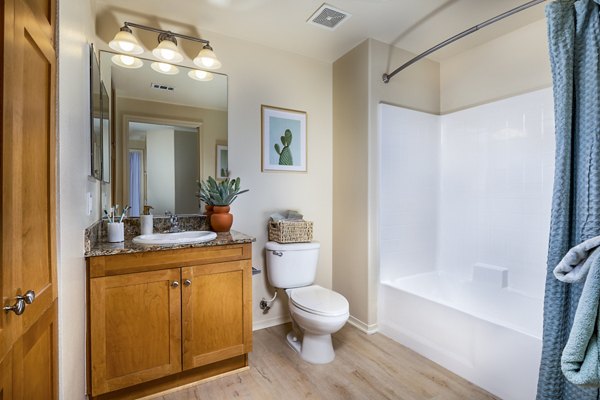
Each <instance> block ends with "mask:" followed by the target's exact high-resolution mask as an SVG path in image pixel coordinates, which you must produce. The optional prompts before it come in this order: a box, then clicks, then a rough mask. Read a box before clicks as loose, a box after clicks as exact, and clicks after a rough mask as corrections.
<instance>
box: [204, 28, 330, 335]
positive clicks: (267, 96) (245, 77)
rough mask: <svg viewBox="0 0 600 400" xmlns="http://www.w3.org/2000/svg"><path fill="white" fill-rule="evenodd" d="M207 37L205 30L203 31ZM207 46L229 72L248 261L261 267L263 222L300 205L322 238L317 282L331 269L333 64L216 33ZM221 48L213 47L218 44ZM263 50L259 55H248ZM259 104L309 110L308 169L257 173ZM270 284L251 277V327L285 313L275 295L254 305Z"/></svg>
mask: <svg viewBox="0 0 600 400" xmlns="http://www.w3.org/2000/svg"><path fill="white" fill-rule="evenodd" d="M206 36H207V37H208V36H209V35H208V34H207V35H206ZM210 40H211V44H212V45H213V47H214V48H215V50H216V51H217V54H218V56H219V57H220V58H221V61H222V62H223V66H224V67H223V70H224V71H223V72H225V73H226V74H228V75H229V166H230V169H231V174H232V176H233V177H236V176H240V177H241V180H242V186H243V187H244V188H248V189H250V192H248V193H245V194H243V195H242V196H240V197H239V198H238V200H237V201H236V202H235V203H234V205H233V207H232V210H233V211H232V212H233V213H234V222H233V229H236V230H239V231H242V232H245V233H247V234H250V235H252V236H255V237H256V242H255V243H254V245H253V265H254V266H255V267H259V268H261V269H263V271H264V269H265V259H264V245H265V242H266V241H267V229H266V224H267V221H268V218H269V215H270V214H272V213H273V212H276V211H281V210H286V209H297V210H299V211H300V212H302V213H303V214H304V216H305V218H306V219H308V220H311V221H313V222H314V240H316V241H319V242H320V243H321V250H320V254H319V264H318V270H317V280H316V282H317V283H318V284H319V285H321V286H324V287H328V288H330V287H331V274H332V215H331V213H332V173H333V172H332V171H333V167H332V158H331V154H332V140H333V133H332V73H331V64H329V63H325V62H320V61H316V60H314V59H310V58H306V57H302V56H299V55H296V54H293V53H288V52H283V51H278V50H273V49H270V48H267V47H264V46H259V45H255V44H252V43H248V42H244V41H241V40H235V39H231V38H227V37H224V36H218V35H215V34H211V35H210ZM217 46H218V47H217ZM252 54H260V57H251V56H250V55H252ZM261 104H265V105H271V106H277V107H283V108H289V109H295V110H301V111H306V113H307V153H308V154H307V166H308V172H305V173H304V172H261V116H260V107H261ZM272 294H273V289H272V288H271V287H270V286H269V285H268V283H267V274H266V273H264V272H263V273H262V274H260V275H256V276H255V277H254V279H253V313H254V316H253V319H254V326H255V328H259V327H263V326H269V325H275V324H278V323H280V322H282V321H284V320H287V318H288V315H289V313H288V310H287V305H286V303H285V302H284V301H282V300H283V298H285V295H283V293H280V294H281V295H283V296H281V298H282V299H281V300H278V301H277V302H276V303H275V305H274V307H273V308H272V309H271V310H270V311H269V313H268V314H263V313H262V310H260V308H259V306H258V304H259V302H260V300H261V298H263V297H268V298H270V297H271V296H272Z"/></svg>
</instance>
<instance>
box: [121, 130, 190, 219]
mask: <svg viewBox="0 0 600 400" xmlns="http://www.w3.org/2000/svg"><path fill="white" fill-rule="evenodd" d="M127 131H128V135H127V136H128V147H127V148H128V163H129V166H128V167H129V205H130V206H131V210H130V213H129V215H130V216H139V215H140V211H141V210H143V208H144V205H152V207H154V208H155V209H156V210H158V211H161V210H175V212H177V213H179V214H193V213H196V212H197V211H198V202H197V200H196V198H195V194H196V185H194V184H190V182H191V183H194V182H196V180H198V179H199V178H200V155H199V154H200V146H201V142H200V132H199V127H196V128H190V127H187V126H173V125H157V124H154V123H143V122H134V121H129V123H128V126H127Z"/></svg>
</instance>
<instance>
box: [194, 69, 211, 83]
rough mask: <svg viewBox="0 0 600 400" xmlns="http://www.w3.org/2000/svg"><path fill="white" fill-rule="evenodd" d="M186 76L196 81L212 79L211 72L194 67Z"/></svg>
mask: <svg viewBox="0 0 600 400" xmlns="http://www.w3.org/2000/svg"><path fill="white" fill-rule="evenodd" d="M188 76H189V77H190V78H192V79H194V80H196V81H203V82H207V81H210V80H212V78H213V74H211V73H210V72H206V71H201V70H199V69H194V70H191V71H189V72H188Z"/></svg>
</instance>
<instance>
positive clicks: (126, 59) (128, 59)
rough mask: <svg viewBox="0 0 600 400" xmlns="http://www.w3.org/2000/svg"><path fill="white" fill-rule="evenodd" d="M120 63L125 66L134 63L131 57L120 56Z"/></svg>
mask: <svg viewBox="0 0 600 400" xmlns="http://www.w3.org/2000/svg"><path fill="white" fill-rule="evenodd" d="M121 62H122V63H123V64H125V65H127V66H130V65H133V63H134V62H135V60H134V58H133V57H131V56H124V55H121Z"/></svg>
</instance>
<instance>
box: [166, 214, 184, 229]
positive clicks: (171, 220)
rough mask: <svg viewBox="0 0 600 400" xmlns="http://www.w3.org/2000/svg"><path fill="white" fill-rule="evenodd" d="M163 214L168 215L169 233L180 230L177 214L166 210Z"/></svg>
mask: <svg viewBox="0 0 600 400" xmlns="http://www.w3.org/2000/svg"><path fill="white" fill-rule="evenodd" d="M165 215H166V216H167V217H169V223H170V224H171V227H170V228H169V233H177V232H180V231H181V230H180V229H179V219H178V218H177V214H173V213H172V212H171V211H168V210H166V211H165Z"/></svg>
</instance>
